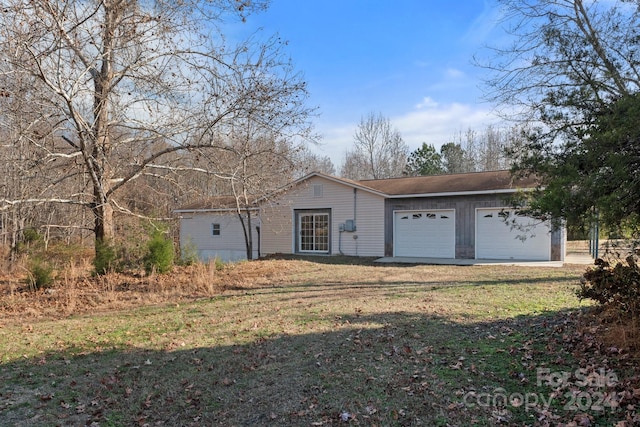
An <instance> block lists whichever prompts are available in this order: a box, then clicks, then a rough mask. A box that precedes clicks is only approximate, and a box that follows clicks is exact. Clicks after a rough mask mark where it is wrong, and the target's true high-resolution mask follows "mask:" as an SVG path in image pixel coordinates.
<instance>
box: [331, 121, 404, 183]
mask: <svg viewBox="0 0 640 427" xmlns="http://www.w3.org/2000/svg"><path fill="white" fill-rule="evenodd" d="M408 156H409V147H408V146H407V144H405V142H404V141H403V139H402V136H401V135H400V132H398V130H396V129H395V128H394V127H393V126H392V125H391V122H390V120H389V119H387V118H385V117H384V116H383V115H382V114H377V115H376V114H374V113H370V114H369V115H367V116H366V117H363V118H362V119H361V120H360V124H359V125H358V129H357V130H356V133H355V134H354V148H353V150H352V151H347V153H346V155H345V161H344V164H343V165H342V169H341V171H340V175H341V176H343V177H345V178H349V179H382V178H393V177H398V176H402V174H403V172H404V170H405V166H406V164H407V158H408Z"/></svg>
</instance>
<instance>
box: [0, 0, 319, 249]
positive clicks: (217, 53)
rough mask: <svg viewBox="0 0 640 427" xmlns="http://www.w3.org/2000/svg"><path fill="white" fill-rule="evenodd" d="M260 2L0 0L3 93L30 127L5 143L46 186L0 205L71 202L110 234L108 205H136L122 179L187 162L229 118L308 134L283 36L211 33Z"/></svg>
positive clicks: (98, 234) (211, 142) (216, 138)
mask: <svg viewBox="0 0 640 427" xmlns="http://www.w3.org/2000/svg"><path fill="white" fill-rule="evenodd" d="M266 3H267V2H266V1H261V0H258V1H246V2H244V1H243V2H237V1H234V0H213V1H208V2H202V1H197V0H193V1H189V0H187V1H180V2H173V1H155V2H140V1H135V0H102V1H99V0H76V1H53V2H49V1H43V2H33V1H28V0H5V1H2V14H0V57H1V58H0V59H1V60H2V61H1V62H0V64H1V65H0V67H1V68H0V75H1V76H2V81H3V82H9V84H7V85H6V87H3V88H2V91H3V93H6V97H8V98H11V99H16V98H18V97H23V96H25V94H26V95H30V96H31V99H30V102H28V105H24V107H23V109H22V111H17V113H20V112H23V113H25V114H30V115H31V116H32V119H31V120H32V123H37V124H39V126H38V127H36V126H26V127H25V126H23V123H20V122H17V121H15V120H8V121H7V125H8V126H9V128H10V129H11V130H10V133H11V135H12V138H13V142H12V144H13V143H15V144H25V145H27V146H29V148H30V149H31V150H33V151H34V152H35V156H36V157H37V159H38V161H39V162H40V164H42V165H46V166H47V167H46V169H45V171H46V173H47V175H48V179H49V182H50V184H49V185H48V186H47V188H46V191H41V192H38V193H37V194H30V195H29V197H25V195H20V196H18V197H15V198H10V197H6V196H4V195H3V198H2V199H1V200H0V209H8V208H9V207H12V206H16V205H19V204H34V203H47V204H51V203H65V204H75V205H78V206H81V207H83V208H85V209H89V210H90V211H91V212H92V214H93V218H94V221H93V227H92V229H93V233H94V235H95V238H96V240H110V239H111V238H113V237H114V218H113V215H114V212H124V213H128V214H131V213H133V212H132V211H131V210H130V209H128V208H127V207H126V206H125V205H124V203H122V200H120V199H119V197H120V195H121V194H123V193H124V189H125V188H126V187H129V186H131V185H134V184H136V183H138V182H141V180H142V179H143V178H144V177H146V178H148V179H164V178H167V176H169V175H171V174H172V173H177V172H179V171H182V170H184V169H185V167H184V165H183V164H180V161H179V160H180V157H181V155H188V154H191V153H193V152H194V151H198V150H208V149H214V148H216V147H218V146H219V144H220V143H221V141H222V142H224V141H225V139H226V138H227V137H228V136H230V135H232V133H233V128H234V124H235V123H236V122H237V121H239V120H241V121H248V122H251V123H253V129H256V130H257V131H259V132H260V133H262V132H264V131H266V130H268V132H270V133H271V134H275V135H278V136H279V137H283V138H284V137H289V138H295V137H296V136H301V137H303V138H304V137H306V136H307V135H308V132H309V124H308V121H307V120H308V116H309V113H310V112H311V110H310V109H309V108H307V107H306V106H305V101H306V98H307V93H306V85H305V83H304V82H303V81H302V80H301V77H300V75H299V74H297V73H295V71H294V70H293V68H292V66H291V64H290V62H289V60H288V59H287V57H286V56H285V55H284V52H283V51H282V48H283V45H284V43H283V42H282V41H281V40H280V39H279V38H277V37H274V38H270V39H267V40H263V41H261V40H258V39H257V38H251V39H249V40H247V41H246V42H243V43H240V44H239V45H237V46H231V45H227V44H225V42H224V37H223V36H222V35H221V34H220V33H219V30H218V29H217V25H218V24H220V23H221V22H223V20H224V19H227V18H230V17H232V16H239V17H240V18H242V19H244V17H245V16H246V14H248V13H251V12H253V11H255V10H258V9H261V8H264V7H265V6H266ZM42 128H44V129H45V133H44V134H43V133H42V130H41V129H42ZM53 165H56V167H55V168H53V167H52V166H53Z"/></svg>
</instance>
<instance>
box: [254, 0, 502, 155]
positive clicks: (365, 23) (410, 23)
mask: <svg viewBox="0 0 640 427" xmlns="http://www.w3.org/2000/svg"><path fill="white" fill-rule="evenodd" d="M498 16H499V14H498V8H497V6H496V4H495V0H457V1H449V0H304V1H301V0H272V2H271V6H270V7H269V9H268V10H267V11H266V12H263V13H260V14H257V15H252V16H250V17H249V19H248V20H247V22H246V23H245V24H244V25H245V26H247V27H248V28H247V29H252V28H257V27H262V28H263V30H264V32H265V34H267V35H269V34H273V33H278V34H279V35H280V36H281V37H282V38H283V39H285V40H288V42H289V45H288V53H289V54H290V55H291V58H292V61H293V63H294V65H295V67H296V69H297V70H298V71H300V72H302V73H303V74H304V79H305V80H306V81H307V82H308V85H309V91H310V95H311V97H310V100H309V102H310V104H311V105H312V106H317V107H318V112H319V117H318V118H316V119H315V127H316V130H317V132H318V133H319V134H320V135H321V136H322V140H321V143H320V146H319V147H316V148H314V149H313V151H314V152H317V153H319V154H323V155H329V156H330V157H331V159H332V161H333V163H334V164H335V165H336V167H337V168H339V165H340V163H341V162H342V159H343V158H344V153H345V151H346V150H347V149H349V148H351V147H352V144H353V134H354V132H355V130H356V128H357V125H358V123H359V121H360V119H361V118H362V117H363V116H365V115H367V114H368V113H370V112H373V113H376V114H377V113H381V114H383V115H384V116H385V117H387V118H389V119H390V120H391V122H392V123H393V125H394V126H395V127H396V128H397V129H398V131H399V132H400V134H401V135H402V137H403V139H404V140H405V142H406V143H407V145H408V146H409V148H410V149H411V150H414V149H416V148H418V147H419V146H420V145H421V144H422V142H426V143H428V144H433V145H434V146H435V147H436V148H438V149H439V147H440V146H441V145H442V144H444V143H446V142H449V141H451V140H453V139H454V137H455V135H456V134H458V133H460V132H463V131H466V130H467V129H469V128H471V129H474V130H477V131H481V130H484V129H485V128H486V126H488V125H489V124H490V123H492V122H496V121H497V120H496V118H495V117H494V116H492V114H491V106H490V105H488V104H487V103H485V102H483V100H482V91H481V88H480V85H481V76H482V73H483V70H481V69H479V68H477V67H475V66H474V65H473V64H472V57H473V55H474V54H476V53H479V52H481V51H482V49H483V46H485V45H486V44H487V43H490V42H491V41H492V38H495V37H499V34H500V32H499V30H498V29H497V28H496V21H497V19H498Z"/></svg>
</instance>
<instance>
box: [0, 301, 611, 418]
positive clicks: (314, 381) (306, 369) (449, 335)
mask: <svg viewBox="0 0 640 427" xmlns="http://www.w3.org/2000/svg"><path fill="white" fill-rule="evenodd" d="M574 314H575V312H554V313H547V314H544V315H538V316H523V317H519V318H516V319H511V320H501V321H496V322H485V323H474V324H468V325H462V324H458V323H454V322H451V321H449V320H448V319H446V318H443V317H439V316H434V315H420V314H408V313H402V312H391V313H384V314H374V315H358V314H357V313H356V314H355V315H353V314H350V315H343V316H336V317H335V320H334V324H333V325H332V328H331V329H330V330H326V331H316V332H312V333H302V334H297V335H292V334H284V333H282V334H273V335H268V336H265V335H264V332H262V331H261V330H260V329H257V330H256V331H255V333H254V335H253V336H252V337H251V339H250V340H249V342H248V343H247V344H243V345H225V346H215V347H206V346H204V347H202V348H189V349H180V346H178V348H177V349H172V350H167V351H155V350H146V349H144V348H139V347H140V346H143V344H144V343H135V344H132V345H129V346H127V345H124V346H121V347H118V348H110V349H104V350H97V351H95V350H94V351H91V352H87V351H86V350H83V349H75V350H74V349H71V350H70V349H66V350H64V351H59V352H55V351H54V352H48V353H46V354H43V355H42V356H39V357H36V358H28V359H20V360H16V361H13V362H9V363H4V364H2V365H0V424H1V425H15V426H31V425H109V426H116V425H123V426H125V425H126V426H129V425H168V426H187V425H198V426H212V425H223V426H231V425H233V426H236V425H237V426H260V425H265V426H266V425H281V426H288V425H292V426H298V425H343V424H345V423H350V424H351V425H430V426H431V425H443V426H444V425H459V426H467V425H494V424H498V423H501V424H503V425H504V424H507V425H523V424H529V425H535V424H536V423H538V422H540V420H543V421H544V420H548V418H547V419H545V418H544V416H545V415H544V414H545V412H544V410H545V408H544V405H543V403H541V402H536V403H535V404H533V402H532V401H529V402H527V403H528V406H526V407H525V406H524V405H516V403H515V402H512V403H511V404H509V403H508V404H506V405H501V406H500V407H497V406H494V405H493V403H495V402H494V401H492V400H491V399H489V401H488V403H487V404H485V405H483V401H479V400H478V398H477V396H479V395H480V394H481V393H484V394H485V395H488V396H491V395H492V394H491V393H495V390H503V391H502V392H501V393H503V394H505V395H506V396H512V395H514V394H517V393H519V394H520V395H523V396H524V395H527V393H530V396H534V395H536V396H543V395H545V394H546V395H548V393H549V390H548V389H545V388H544V387H539V386H538V385H537V371H536V369H537V368H538V367H545V368H547V369H550V370H551V372H565V371H569V372H570V371H574V370H575V369H576V367H575V366H574V362H573V361H572V356H571V355H570V354H569V353H567V352H566V351H565V350H563V349H562V346H558V345H557V344H558V342H559V341H562V336H563V334H567V333H571V328H572V327H573V323H572V322H573V321H574ZM309 329H312V328H311V327H310V328H309ZM185 333H188V331H185ZM554 343H555V347H554ZM78 345H79V346H83V347H84V346H85V343H78ZM484 403H486V402H484ZM558 405H560V406H559V408H560V409H558ZM561 406H562V403H561V402H558V404H557V405H555V406H554V405H552V406H551V408H550V410H551V411H553V410H556V412H558V411H559V415H560V416H566V417H568V419H570V418H571V416H572V414H571V413H565V412H563V411H562V409H561ZM554 408H555V409H554ZM596 415H598V414H596ZM556 421H557V420H556ZM92 423H94V424H92Z"/></svg>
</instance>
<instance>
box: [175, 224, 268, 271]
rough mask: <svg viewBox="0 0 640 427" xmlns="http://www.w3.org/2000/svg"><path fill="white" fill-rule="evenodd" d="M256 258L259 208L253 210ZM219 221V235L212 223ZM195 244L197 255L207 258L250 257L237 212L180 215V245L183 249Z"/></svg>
mask: <svg viewBox="0 0 640 427" xmlns="http://www.w3.org/2000/svg"><path fill="white" fill-rule="evenodd" d="M252 215H254V216H252V218H251V225H252V227H251V228H252V229H253V230H252V231H253V258H254V259H255V258H258V254H259V252H258V232H257V230H256V226H259V225H260V220H259V218H257V212H252ZM214 223H215V224H220V235H219V236H214V235H213V232H212V228H213V227H212V224H214ZM189 247H195V249H196V250H197V251H198V258H200V260H202V261H208V260H210V259H213V258H219V259H221V260H222V261H226V262H228V261H239V260H244V259H247V250H246V247H245V240H244V232H243V230H242V225H241V224H240V220H239V219H238V215H237V214H235V213H228V212H194V213H183V214H181V217H180V248H181V250H182V251H184V250H189Z"/></svg>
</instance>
